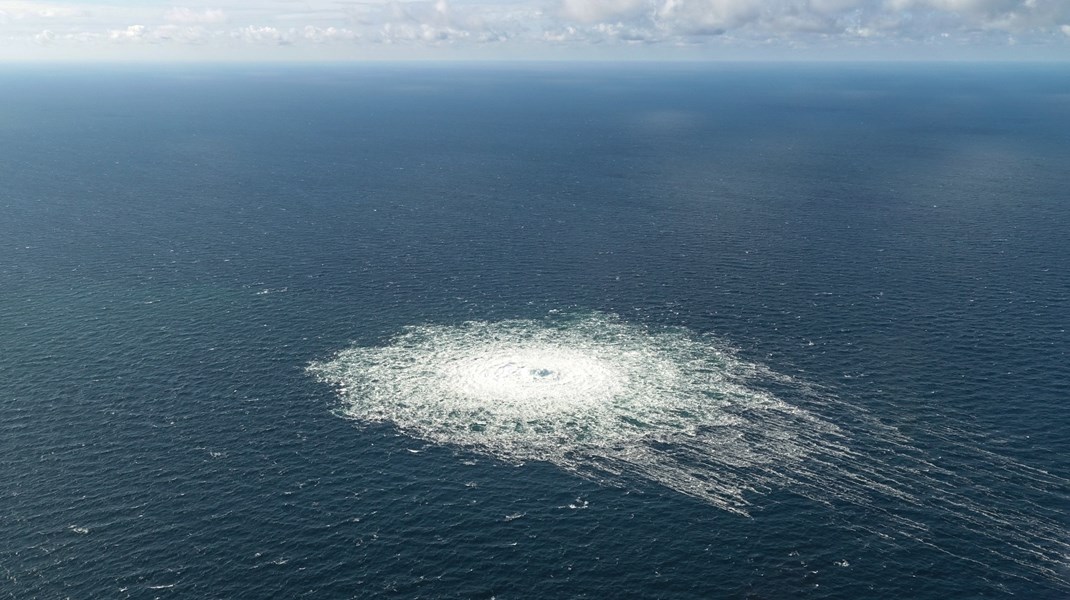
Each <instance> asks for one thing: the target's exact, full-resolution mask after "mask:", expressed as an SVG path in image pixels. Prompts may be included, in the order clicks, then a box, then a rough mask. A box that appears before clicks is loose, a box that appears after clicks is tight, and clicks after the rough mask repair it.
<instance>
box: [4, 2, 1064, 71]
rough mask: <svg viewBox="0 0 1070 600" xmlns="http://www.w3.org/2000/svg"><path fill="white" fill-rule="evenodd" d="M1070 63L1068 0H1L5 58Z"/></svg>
mask: <svg viewBox="0 0 1070 600" xmlns="http://www.w3.org/2000/svg"><path fill="white" fill-rule="evenodd" d="M795 55H799V56H804V57H819V58H845V59H849V58H889V59H894V58H919V57H926V58H933V57H935V58H940V57H947V58H969V57H971V56H978V57H982V58H1000V57H1001V56H1006V57H1034V58H1041V59H1043V58H1047V59H1056V60H1068V59H1070V0H498V1H490V0H453V1H450V0H411V1H401V0H367V1H349V0H300V1H297V0H275V1H273V2H254V1H252V0H223V1H222V2H214V3H213V4H211V5H193V4H187V5H168V4H152V3H146V4H138V5H133V6H125V5H119V4H93V3H91V2H90V3H85V2H77V3H76V2H73V1H72V2H38V1H30V0H0V59H47V58H66V59H70V58H73V57H82V58H94V57H97V58H112V59H115V58H119V59H124V58H125V59H137V58H177V59H181V58H189V59H206V58H216V59H221V60H241V59H255V58H263V59H270V60H285V59H287V58H290V59H340V60H345V59H362V58H400V59H404V58H517V57H522V58H535V59H538V58H572V57H574V58H659V57H678V58H700V59H701V58H709V59H716V58H748V57H755V58H762V57H779V58H789V57H792V56H795Z"/></svg>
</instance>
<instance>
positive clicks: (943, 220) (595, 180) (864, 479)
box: [0, 65, 1070, 599]
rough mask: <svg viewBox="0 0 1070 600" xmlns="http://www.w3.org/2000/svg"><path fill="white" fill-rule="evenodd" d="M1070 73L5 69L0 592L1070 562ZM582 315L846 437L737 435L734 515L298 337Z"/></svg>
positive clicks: (456, 586) (373, 593)
mask: <svg viewBox="0 0 1070 600" xmlns="http://www.w3.org/2000/svg"><path fill="white" fill-rule="evenodd" d="M1068 75H1070V73H1068V72H1067V69H1066V67H1065V66H1042V65H1026V66H993V65H976V66H961V65H959V66H951V65H937V66H902V65H900V66H892V65H864V66H851V65H831V66H828V65H826V66H816V65H784V66H755V65H727V66H686V65H668V66H665V65H661V66H642V65H604V66H596V65H578V66H562V65H526V66H522V67H513V66H504V65H475V66H419V65H415V66H414V65H408V66H404V65H381V66H270V65H269V66H240V67H239V66H228V67H208V66H182V67H179V66H170V67H153V68H149V67H92V68H74V67H64V68H54V67H48V68H45V67H39V66H34V67H30V66H5V67H3V68H2V69H0V596H2V597H5V598H18V599H26V598H42V599H44V598H60V597H72V598H227V599H237V598H265V597H277V598H306V597H309V598H378V597H386V596H392V597H403V598H491V597H495V598H844V599H854V598H875V599H879V598H887V599H892V598H915V599H926V598H931V599H946V598H978V597H998V596H1003V595H1011V594H1015V595H1017V596H1018V597H1021V598H1030V599H1041V598H1059V597H1066V595H1067V593H1070V558H1068V556H1070V554H1068V551H1067V549H1068V547H1070V546H1068V544H1070V534H1068V531H1070V523H1068V518H1067V506H1068V500H1070V487H1068V480H1070V464H1068V461H1067V457H1070V436H1068V431H1070V429H1068V428H1070V415H1068V408H1067V407H1068V401H1070V335H1068V333H1067V328H1068V326H1070V268H1068V266H1070V242H1068V240H1070V236H1068V234H1067V232H1070V195H1068V190H1070V168H1068V167H1067V165H1070V76H1068ZM562 315H563V316H562ZM570 315H571V316H570ZM591 315H595V316H591ZM569 319H572V321H570V320H569ZM592 319H594V320H597V319H603V320H605V321H606V322H612V323H613V324H615V325H614V326H617V327H621V328H623V329H621V331H627V332H632V333H635V332H649V334H650V335H651V336H656V335H661V334H659V332H670V333H671V335H673V336H678V339H680V340H693V341H694V340H698V341H694V343H696V344H697V343H700V341H701V340H707V339H714V340H716V345H717V346H716V347H717V348H723V349H724V351H725V352H727V353H730V354H731V355H732V356H734V357H735V359H736V360H738V361H739V363H740V364H745V365H755V366H756V367H755V369H753V370H751V371H749V373H750V374H749V375H748V376H747V385H748V386H749V389H752V390H754V392H755V393H756V394H759V393H761V394H766V393H767V394H770V395H773V396H775V397H776V398H778V399H779V400H780V401H782V402H784V403H785V404H786V405H789V406H793V407H798V408H799V409H800V410H804V411H806V413H807V414H810V415H814V416H815V419H816V420H815V421H814V422H818V421H819V422H820V423H826V424H831V425H832V426H834V427H835V428H836V431H838V434H837V435H838V436H839V437H838V438H837V439H838V440H839V441H838V443H840V444H841V445H842V451H840V452H839V453H837V454H835V456H832V458H829V457H828V456H826V455H821V454H820V453H818V454H815V455H813V456H802V457H801V458H800V459H799V460H798V462H797V464H793V465H786V466H784V465H773V466H772V467H770V468H769V469H768V471H769V473H771V474H772V475H776V474H777V473H790V475H791V477H790V478H788V479H785V480H784V481H786V482H788V483H791V485H786V484H785V485H776V484H775V481H774V480H775V479H776V478H775V477H773V478H772V479H770V478H769V477H764V478H759V477H757V475H756V473H757V470H755V469H749V468H748V467H746V466H743V467H740V468H739V469H738V470H736V471H733V473H732V475H733V476H737V477H740V478H742V480H743V481H749V480H750V479H748V478H750V477H755V478H756V479H755V481H760V482H763V485H762V486H756V489H753V490H750V491H747V492H746V493H745V497H746V501H747V504H748V506H747V510H746V515H742V514H738V513H736V512H732V511H726V510H722V509H721V508H720V507H718V506H715V505H713V504H711V503H710V502H706V501H704V500H703V499H702V498H698V497H695V496H694V495H688V494H686V493H681V491H680V490H679V489H674V487H673V486H671V485H669V486H666V485H662V483H661V482H660V481H659V472H658V471H657V470H656V469H648V470H647V471H646V472H645V475H646V476H644V473H640V474H639V475H638V476H634V477H630V476H628V473H626V472H625V473H623V474H622V473H617V474H616V475H614V474H613V473H608V474H607V473H605V472H603V474H602V475H597V474H591V473H586V474H585V473H579V472H577V469H574V468H562V464H555V463H554V462H553V461H544V460H527V461H525V460H516V459H515V458H516V457H515V455H514V456H512V457H511V459H510V457H499V456H496V455H495V454H494V452H493V451H486V450H487V449H486V448H483V449H480V448H473V447H471V446H470V445H465V444H456V445H455V444H450V443H448V440H447V443H443V441H442V440H441V439H431V438H430V437H429V436H426V435H425V436H421V435H418V434H417V435H414V434H413V430H412V429H407V428H405V427H404V426H399V424H397V423H393V422H391V421H390V419H389V418H387V419H382V420H369V419H363V420H361V419H353V418H351V417H352V416H353V413H352V411H350V410H348V409H347V404H346V402H352V401H356V402H360V401H362V398H361V397H358V398H353V397H352V396H348V397H347V396H345V395H344V394H343V395H341V396H340V395H339V391H338V390H336V389H334V388H332V387H331V386H330V385H326V384H325V383H324V382H323V381H322V380H321V379H319V378H317V377H314V376H312V375H310V373H309V372H308V367H309V365H310V364H322V363H323V362H324V361H330V360H331V359H332V357H335V356H336V354H337V353H338V352H339V351H342V350H345V349H347V348H354V347H356V348H366V349H376V348H390V347H392V345H394V344H397V343H399V342H398V339H399V338H398V336H399V335H403V334H404V332H407V331H408V332H412V331H413V329H412V328H413V327H425V328H426V327H430V328H437V329H432V330H433V331H446V332H454V333H456V332H464V331H467V330H465V329H464V328H465V327H468V328H471V327H473V326H472V325H470V324H469V325H465V324H466V323H471V322H476V323H484V324H487V325H486V327H490V328H491V329H488V330H487V331H492V332H496V331H498V330H497V329H493V327H495V326H494V325H493V324H495V323H503V322H505V323H510V322H512V323H526V324H528V326H530V327H532V328H536V329H537V328H539V327H546V328H551V329H552V328H558V329H561V330H563V331H566V332H567V331H568V329H569V327H570V325H569V323H575V322H582V323H588V324H589V323H591V322H594V321H592ZM450 335H454V334H450ZM629 335H631V334H629ZM635 335H640V334H638V333H636V334H635ZM665 335H668V334H665ZM450 339H451V340H452V342H451V343H454V344H457V343H458V342H457V340H459V339H460V340H462V342H460V343H461V344H462V347H461V348H460V350H461V351H463V350H464V347H463V343H464V342H463V340H464V339H468V338H464V337H463V336H461V335H460V334H457V335H454V337H452V338H450ZM570 339H571V338H570ZM659 339H670V338H667V337H665V338H659ZM673 339H677V338H673ZM689 343H690V342H689ZM702 343H705V342H702ZM665 345H666V344H663V346H665ZM369 352H371V351H370V350H369ZM666 352H668V350H666ZM370 356H372V357H373V358H374V357H376V356H379V355H377V354H371V355H370ZM415 358H416V359H419V358H420V355H415ZM758 367H760V368H758ZM388 372H389V371H388ZM532 372H533V373H536V374H538V376H539V377H540V378H541V379H548V380H549V379H552V378H553V377H554V376H556V373H555V372H554V371H552V370H550V369H540V370H537V371H532ZM408 373H409V374H408V375H406V376H411V372H408ZM389 378H390V377H389V375H388V376H387V379H389ZM416 382H417V384H414V385H411V386H409V387H407V388H404V389H403V390H401V391H403V392H404V393H407V394H419V393H423V392H421V391H420V390H422V389H423V388H421V387H420V385H418V384H419V382H420V380H419V379H416ZM388 383H389V382H388ZM428 383H429V384H430V383H435V384H436V385H437V384H438V382H433V381H432V382H428ZM387 396H389V394H388V395H386V396H384V397H387ZM387 399H389V400H390V401H394V400H399V401H401V402H403V403H404V402H408V401H410V400H414V401H415V400H419V401H421V402H425V403H428V402H430V403H433V400H434V397H421V398H415V397H413V398H409V397H401V398H396V397H392V396H391V397H389V398H387ZM656 400H657V398H653V397H652V398H651V402H654V401H656ZM638 401H639V402H642V401H643V399H639V400H638ZM711 401H712V400H711ZM778 414H779V413H778ZM759 416H760V415H759ZM742 417H744V418H746V417H747V415H742ZM682 418H686V415H685V416H684V417H682ZM749 422H750V423H759V422H760V421H759V420H751V421H749ZM606 426H607V427H612V426H615V424H614V423H610V424H608V425H606ZM779 427H780V428H781V429H778V430H777V431H778V432H785V435H788V436H789V437H803V438H806V439H811V438H810V437H809V436H813V439H815V440H816V439H818V438H821V439H824V436H826V433H824V432H821V433H813V432H810V431H804V426H803V425H802V424H797V425H792V424H790V423H787V422H784V423H781V424H780V425H779ZM417 433H418V432H417ZM729 433H730V432H729ZM761 433H762V431H761V428H760V427H758V426H757V425H755V426H753V427H751V428H750V429H747V430H745V431H743V432H741V433H740V434H739V436H736V437H746V438H747V439H744V440H743V441H742V442H739V443H750V444H752V445H754V444H761V443H764V442H763V441H762V440H763V439H764V438H761V436H760V435H758V434H761ZM744 434H746V435H745V436H744ZM756 436H757V437H756ZM815 443H816V442H815ZM625 450H626V448H625ZM656 451H657V452H658V453H659V454H658V456H664V457H674V456H676V455H674V454H673V453H674V449H673V447H672V444H670V443H665V444H663V445H662V446H658V448H657V450H656ZM766 454H773V453H770V452H766ZM585 459H586V457H585V455H578V456H577V455H570V457H569V458H568V460H573V461H575V462H576V463H577V464H579V463H581V462H582V461H583V460H585ZM711 459H712V457H711ZM562 460H563V459H562ZM666 460H668V458H666ZM692 460H693V461H694V462H696V463H702V464H704V460H703V457H701V456H700V457H698V458H697V459H696V458H694V457H692ZM633 462H634V461H633ZM565 466H575V465H574V464H573V463H568V464H567V465H565ZM646 466H647V467H649V466H650V465H646ZM700 467H701V468H705V469H706V470H705V471H703V473H704V474H705V475H706V476H719V475H722V474H724V475H727V474H728V473H727V471H724V472H722V471H718V470H717V469H718V468H719V467H710V466H708V465H707V466H705V467H702V465H701V464H696V470H701V468H700ZM767 474H768V473H767ZM769 481H774V483H772V484H768V485H764V484H765V483H767V482H769ZM882 486H883V487H882ZM677 487H679V486H677ZM822 488H827V490H828V494H827V495H821V494H818V493H816V490H820V489H822Z"/></svg>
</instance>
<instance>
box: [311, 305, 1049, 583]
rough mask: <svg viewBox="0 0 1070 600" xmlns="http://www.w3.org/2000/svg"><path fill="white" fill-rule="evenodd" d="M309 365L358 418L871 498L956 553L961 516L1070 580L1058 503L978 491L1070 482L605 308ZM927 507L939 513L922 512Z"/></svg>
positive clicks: (734, 487) (676, 476) (963, 523)
mask: <svg viewBox="0 0 1070 600" xmlns="http://www.w3.org/2000/svg"><path fill="white" fill-rule="evenodd" d="M309 372H310V373H312V374H313V375H315V376H316V377H317V378H319V379H320V380H322V381H324V382H327V383H329V384H331V385H333V386H334V387H335V389H336V390H337V392H338V394H339V396H340V398H341V409H340V412H341V413H342V414H343V415H344V416H346V417H348V418H352V419H354V420H356V421H358V422H361V423H384V424H391V425H393V426H394V427H396V428H397V429H398V430H399V431H400V432H402V433H403V434H405V435H408V436H411V437H413V438H417V439H421V440H425V441H428V442H431V443H434V444H440V445H448V446H452V447H459V448H463V449H466V450H468V451H471V452H476V453H480V454H484V455H489V456H493V457H495V458H498V459H501V460H504V461H509V462H514V463H523V462H528V461H545V462H548V463H551V464H553V465H556V466H557V467H559V468H561V469H563V470H565V471H567V472H571V473H575V474H577V475H580V476H583V477H587V478H590V479H593V480H596V481H599V482H601V483H604V484H608V485H630V484H631V483H632V482H636V481H642V480H646V481H649V482H653V483H656V484H659V485H661V486H664V487H665V488H668V489H671V490H674V491H676V492H679V493H681V494H685V495H687V496H690V497H693V498H697V499H699V500H701V501H703V502H706V503H708V504H710V505H713V506H716V507H718V508H721V509H724V510H727V511H730V512H733V513H737V514H740V515H749V514H751V513H752V512H753V510H754V509H755V508H759V507H760V506H756V505H755V503H756V502H757V501H758V500H759V499H760V498H761V497H762V496H763V495H765V494H767V493H769V492H771V491H773V490H787V491H790V492H793V493H796V494H799V495H801V496H803V497H806V498H810V499H812V500H815V501H818V502H821V503H824V504H828V505H830V506H833V505H836V504H846V505H851V506H855V507H861V508H863V509H865V510H866V511H869V512H870V513H871V514H873V515H874V518H873V519H872V520H868V519H867V520H866V522H862V523H853V524H851V525H850V526H851V527H855V528H858V529H861V530H866V531H871V532H873V533H875V534H877V535H879V536H880V537H882V538H888V537H894V538H910V539H913V540H915V541H917V542H920V543H922V544H924V545H927V546H932V547H935V548H937V549H939V550H941V551H944V552H948V553H952V552H951V551H950V550H947V549H946V548H945V544H943V543H942V541H941V540H939V539H937V538H936V537H935V536H933V535H932V534H931V531H930V530H931V528H930V525H929V523H930V522H932V521H936V520H939V521H940V522H942V523H946V522H954V523H955V524H956V526H957V527H959V528H961V530H962V531H964V532H965V531H969V532H971V533H973V534H980V535H981V536H983V537H984V538H986V539H989V540H990V541H991V542H992V543H991V545H990V547H987V548H981V549H978V553H977V554H976V555H974V554H971V555H969V556H965V555H958V554H956V556H959V558H962V559H963V560H968V561H972V562H981V563H982V564H984V565H985V566H988V567H991V568H993V569H995V570H1000V569H999V565H1000V564H1006V563H1007V562H1008V561H1009V562H1013V563H1016V564H1018V565H1024V566H1026V567H1028V569H1029V572H1031V573H1033V576H1035V577H1037V578H1040V579H1045V580H1048V581H1056V582H1058V583H1059V584H1060V585H1066V584H1067V581H1066V577H1065V575H1066V572H1067V569H1066V564H1065V557H1066V556H1068V555H1070V544H1068V536H1067V533H1066V529H1065V527H1063V526H1062V525H1060V518H1059V516H1058V514H1057V513H1055V512H1054V511H1052V510H1048V509H1044V508H1043V507H1040V506H1038V505H1035V504H1034V505H1031V506H1029V507H1026V508H1023V509H1017V508H1011V509H1005V508H1001V509H1000V510H995V509H993V508H992V504H991V503H986V502H982V501H979V500H978V498H988V499H993V498H995V497H996V496H998V495H999V493H998V492H996V490H994V489H992V488H991V487H990V486H986V485H984V483H983V482H984V481H985V479H986V478H987V477H989V476H992V477H997V478H1000V477H1002V478H1007V477H1014V478H1015V479H1017V480H1020V481H1021V483H1022V485H1024V486H1028V487H1029V489H1030V490H1031V491H1032V492H1035V493H1038V494H1039V495H1041V496H1044V495H1047V496H1051V494H1052V493H1053V492H1052V491H1051V490H1060V489H1061V490H1065V489H1066V484H1067V481H1066V480H1065V479H1061V478H1059V477H1057V476H1054V475H1050V474H1048V473H1045V472H1043V471H1039V470H1035V469H1031V468H1030V467H1028V466H1026V465H1021V464H1018V463H1015V462H1014V461H1011V460H1009V459H1006V458H1003V457H1000V456H998V455H995V454H992V453H989V452H986V451H985V450H983V449H982V448H979V447H976V446H974V445H973V444H972V442H971V440H970V438H969V437H968V436H967V435H965V434H962V435H960V434H958V433H955V430H954V428H953V427H948V426H939V427H934V429H933V431H932V432H931V433H933V434H934V436H936V437H938V438H940V440H941V441H942V442H943V443H944V444H945V445H947V446H950V447H954V448H955V449H956V450H957V451H958V452H959V453H960V454H962V455H963V456H967V455H968V456H967V459H966V460H968V462H970V463H971V464H974V465H976V464H979V461H983V462H982V463H981V464H985V465H986V467H985V469H987V471H986V472H984V473H978V474H975V475H973V476H971V474H969V473H964V472H961V471H959V470H957V469H956V468H954V467H947V466H943V465H940V464H938V463H937V462H936V461H935V460H934V459H931V458H930V456H929V454H928V453H927V452H925V451H924V450H922V449H921V448H920V447H919V446H918V445H917V444H914V443H912V442H911V440H910V439H907V438H905V437H904V436H902V435H901V434H900V433H899V432H898V431H897V430H896V429H895V428H894V427H890V426H887V425H884V424H882V423H881V422H880V421H879V420H878V419H875V418H872V417H870V416H869V415H868V414H867V413H866V411H864V410H862V409H861V408H859V407H856V406H852V405H851V404H849V403H847V402H844V401H842V400H840V399H838V398H836V397H835V396H833V395H832V394H828V393H825V392H822V391H820V390H818V389H816V388H815V387H814V386H810V385H808V384H806V383H805V382H802V381H799V380H797V379H795V378H792V377H788V376H784V375H781V374H777V373H775V372H772V371H771V370H770V369H768V368H766V367H764V366H762V365H760V364H757V363H754V362H749V361H746V360H743V359H741V358H739V356H738V355H737V354H736V353H735V352H733V351H732V349H731V348H730V347H729V346H727V345H726V344H724V343H723V342H721V341H719V340H717V339H716V338H714V337H712V336H701V335H696V334H694V333H693V332H690V331H688V330H686V329H682V328H664V329H652V328H648V327H643V326H639V325H635V324H630V323H627V322H625V321H623V320H621V319H620V318H618V317H616V316H613V315H607V314H602V313H585V314H580V315H566V316H557V317H554V318H551V319H547V320H542V321H534V320H508V321H499V322H486V321H472V322H467V323H463V324H461V325H456V326H446V325H419V326H411V327H408V328H406V329H405V330H404V331H403V332H401V333H400V334H398V335H397V336H395V337H394V338H393V339H392V340H391V341H390V343H389V344H387V345H384V346H376V347H359V346H358V347H354V348H349V349H346V350H343V351H341V352H339V353H338V354H337V355H336V356H334V357H333V358H332V359H331V360H329V361H325V362H315V363H313V364H311V365H310V366H309ZM769 383H773V384H775V385H773V386H770V385H767V384H769ZM773 387H775V388H777V389H785V390H788V391H789V392H790V397H789V396H784V394H782V393H780V392H778V393H777V394H774V393H773V392H771V391H770V389H772V388H773ZM781 396H784V397H781ZM789 399H790V400H791V401H790V402H789V401H788V400H789ZM833 419H836V422H835V423H834V422H833ZM846 423H850V425H847V424H846ZM855 437H860V438H864V439H865V448H864V449H862V448H860V447H858V446H860V445H861V444H856V443H855V442H854V441H853V440H854V438H855ZM1000 500H1001V502H999V505H1000V506H1015V505H1016V504H1021V503H1017V502H1016V499H1014V498H1002V499H1000ZM889 507H892V508H889ZM896 507H898V509H897V508H896ZM919 507H924V508H925V511H919V510H916V509H918V508H919ZM1030 508H1033V509H1034V510H1030ZM922 512H925V513H926V514H932V515H935V516H934V517H933V519H925V520H921V519H920V518H919V517H918V516H917V515H918V514H921V513H922Z"/></svg>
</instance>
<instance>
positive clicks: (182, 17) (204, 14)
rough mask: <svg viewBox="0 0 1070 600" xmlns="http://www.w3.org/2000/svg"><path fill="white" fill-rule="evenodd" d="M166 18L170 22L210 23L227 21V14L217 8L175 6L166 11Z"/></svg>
mask: <svg viewBox="0 0 1070 600" xmlns="http://www.w3.org/2000/svg"><path fill="white" fill-rule="evenodd" d="M164 19H165V20H167V21H168V22H169V23H181V24H197V25H208V24H214V23H223V22H225V21H226V20H227V14H226V13H225V12H223V11H222V10H219V9H217V8H206V9H204V10H201V11H197V10H193V9H190V8H184V7H175V8H172V9H170V10H168V11H167V12H165V13H164Z"/></svg>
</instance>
